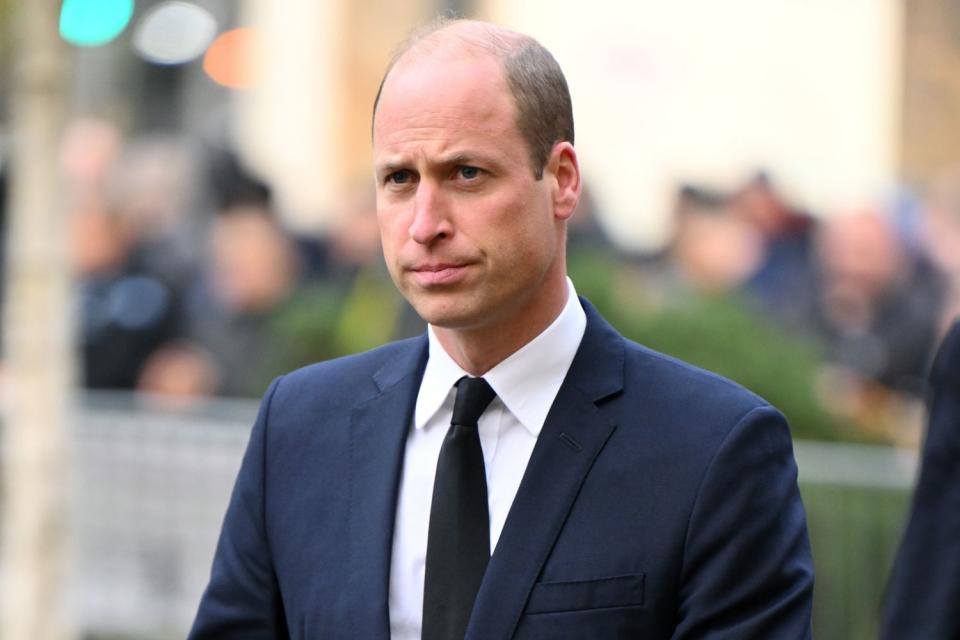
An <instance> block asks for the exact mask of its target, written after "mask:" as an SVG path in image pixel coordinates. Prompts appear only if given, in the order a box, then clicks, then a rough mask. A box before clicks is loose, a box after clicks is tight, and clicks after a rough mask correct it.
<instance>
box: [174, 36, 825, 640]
mask: <svg viewBox="0 0 960 640" xmlns="http://www.w3.org/2000/svg"><path fill="white" fill-rule="evenodd" d="M373 146H374V163H375V175H376V180H377V209H378V217H379V222H380V229H381V236H382V241H383V251H384V256H385V259H386V262H387V266H388V267H389V269H390V273H391V275H392V277H393V279H394V281H395V283H396V285H397V287H398V288H399V289H400V291H401V292H402V293H403V294H404V296H406V298H407V299H408V300H409V301H410V302H411V304H412V305H413V306H414V307H415V308H416V310H417V312H418V313H419V314H420V315H421V316H422V317H423V318H424V319H425V320H426V321H427V322H428V323H429V329H428V332H427V335H426V336H424V337H422V338H418V339H413V340H409V341H404V342H399V343H394V344H390V345H387V346H385V347H382V348H380V349H377V350H374V351H372V352H369V353H365V354H360V355H356V356H351V357H348V358H344V359H341V360H336V361H333V362H327V363H322V364H319V365H315V366H313V367H309V368H307V369H304V370H301V371H298V372H295V373H292V374H290V375H288V376H286V377H283V378H280V379H279V380H277V381H275V382H274V384H273V385H272V386H271V387H270V389H269V390H268V392H267V395H266V398H265V400H264V402H263V406H262V409H261V412H260V416H259V418H258V420H257V422H256V425H255V426H254V430H253V434H252V436H251V441H250V446H249V449H248V451H247V454H246V456H245V458H244V462H243V466H242V469H241V471H240V475H239V477H238V480H237V486H236V488H235V490H234V495H233V497H232V500H231V503H230V507H229V509H228V512H227V515H226V520H225V522H224V528H223V533H222V536H221V540H220V544H219V547H218V550H217V555H216V559H215V561H214V566H213V572H212V576H211V581H210V586H209V587H208V589H207V592H206V594H205V595H204V598H203V601H202V602H201V605H200V611H199V613H198V616H197V620H196V622H195V624H194V628H193V632H192V634H191V637H193V638H196V639H201V638H227V637H229V638H274V637H283V638H286V637H291V638H357V639H363V640H370V639H377V638H384V639H385V638H388V637H392V638H394V639H399V638H418V637H421V634H422V637H423V638H424V639H428V638H447V639H450V638H462V637H466V638H471V639H474V640H496V639H500V638H518V639H519V638H551V639H557V638H560V639H562V638H576V639H578V640H582V639H583V638H605V639H606V638H635V637H642V638H705V637H710V638H730V639H733V638H736V639H737V640H745V639H749V638H758V639H759V638H762V639H765V640H766V639H770V638H778V639H779V638H790V639H793V638H807V637H809V635H810V630H809V622H810V606H811V588H812V566H811V560H810V551H809V545H808V542H807V534H806V525H805V520H804V513H803V507H802V505H801V502H800V497H799V494H798V491H797V485H796V466H795V464H794V460H793V455H792V450H791V442H790V436H789V432H788V429H787V426H786V423H785V421H784V419H783V417H782V416H781V415H780V414H779V413H778V412H777V411H776V410H775V409H773V408H771V407H770V406H769V405H768V404H766V403H765V402H764V401H763V400H761V399H759V398H757V397H756V396H754V395H752V394H750V393H749V392H747V391H745V390H743V389H742V388H740V387H737V386H736V385H734V384H732V383H730V382H728V381H725V380H723V379H721V378H719V377H717V376H713V375H711V374H708V373H705V372H703V371H700V370H697V369H695V368H693V367H691V366H689V365H686V364H683V363H681V362H677V361H675V360H672V359H670V358H668V357H665V356H663V355H660V354H657V353H654V352H651V351H649V350H647V349H644V348H643V347H640V346H638V345H636V344H633V343H630V342H628V341H626V340H624V339H623V338H622V337H621V336H620V335H619V334H617V333H616V332H615V331H614V329H613V328H611V327H610V326H609V325H608V324H607V323H606V322H605V321H604V320H603V319H602V318H601V317H600V316H599V315H598V314H597V312H596V311H595V310H593V308H592V307H591V306H590V305H589V304H588V303H587V302H586V301H581V300H578V298H577V297H576V295H575V293H574V290H573V285H572V283H570V281H569V280H568V279H567V278H566V269H565V249H564V243H565V235H566V223H567V220H568V219H569V217H570V216H571V214H572V213H573V210H574V208H575V206H576V204H577V200H578V198H579V196H580V168H579V164H578V160H577V154H576V152H575V150H574V147H573V118H572V111H571V108H570V98H569V94H568V91H567V87H566V81H565V80H564V78H563V74H562V72H561V71H560V69H559V67H558V66H557V64H556V62H555V61H554V59H553V58H552V57H551V56H550V54H549V53H548V52H547V51H546V50H545V49H543V48H542V47H541V46H540V45H539V44H538V43H536V42H535V41H534V40H533V39H531V38H529V37H527V36H523V35H521V34H518V33H515V32H512V31H508V30H506V29H501V28H498V27H494V26H492V25H488V24H483V23H478V22H471V21H457V22H452V23H443V24H441V25H439V26H435V27H434V28H432V29H430V30H427V31H426V32H424V33H421V34H418V35H417V36H415V37H414V38H413V39H412V40H411V42H410V43H409V44H408V45H407V47H406V48H405V49H403V50H402V51H401V53H400V54H399V55H398V56H397V57H396V58H395V60H394V63H393V64H392V65H391V67H390V68H389V69H388V71H387V74H386V76H385V79H384V81H383V83H382V85H381V91H380V93H379V96H378V102H377V104H376V105H375V107H374V122H373ZM464 376H467V378H466V379H465V380H461V379H462V378H463V377H464ZM477 376H483V379H484V380H485V381H486V382H482V381H480V380H477V379H476V377H477ZM481 388H483V389H486V390H488V391H489V389H491V388H492V391H489V393H487V391H471V390H476V389H481ZM461 392H462V394H461ZM494 393H495V395H496V397H495V398H494V399H492V401H491V398H492V397H493V395H494ZM484 394H486V395H484ZM480 395H484V397H483V398H482V401H481V400H477V398H478V397H479V396H480ZM467 396H469V398H468V397H467ZM464 398H466V399H464ZM467 404H471V405H477V406H476V407H473V408H475V409H477V411H475V412H474V413H473V414H471V417H468V418H464V417H463V416H464V415H465V414H466V413H469V411H468V410H467V409H463V406H465V405H467ZM478 407H479V408H478ZM484 407H487V409H486V410H485V411H484V410H483V408H484ZM481 411H482V413H480V412H481ZM477 414H479V418H476V417H473V416H475V415H477ZM478 422H479V436H477V427H476V426H475V425H476V424H477V423H478ZM470 423H472V425H474V426H472V429H471V428H470V427H471V424H470ZM478 439H479V445H482V452H481V450H480V449H481V447H480V446H477V440H478ZM470 447H475V448H473V449H471V448H470ZM451 452H458V453H463V457H462V458H456V459H454V458H451V457H450V456H451ZM451 460H456V461H454V462H451ZM477 473H479V475H480V479H479V481H477V479H476V474H477ZM478 484H479V486H477V485H478ZM477 492H479V495H480V496H481V497H480V498H479V499H478V498H477V495H478V493H477ZM478 501H480V502H481V506H480V509H479V511H480V513H477V510H476V508H475V507H476V503H477V502H478ZM478 549H480V551H478ZM491 554H492V555H491Z"/></svg>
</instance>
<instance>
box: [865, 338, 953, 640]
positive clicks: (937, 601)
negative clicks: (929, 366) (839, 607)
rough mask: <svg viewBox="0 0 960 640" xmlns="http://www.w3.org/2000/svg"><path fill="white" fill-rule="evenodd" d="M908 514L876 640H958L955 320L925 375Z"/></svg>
mask: <svg viewBox="0 0 960 640" xmlns="http://www.w3.org/2000/svg"><path fill="white" fill-rule="evenodd" d="M930 400H931V403H930V425H929V427H928V431H927V439H926V443H925V444H924V448H923V467H922V470H921V473H920V481H919V483H918V485H917V490H916V494H915V495H914V498H913V512H912V513H911V514H910V523H909V524H908V525H907V532H906V535H905V536H904V539H903V543H902V546H901V547H900V551H899V553H898V554H897V559H896V563H895V564H894V568H893V573H892V576H891V578H890V584H889V586H888V589H887V602H886V610H885V611H884V616H883V628H882V632H881V637H882V638H883V639H884V640H899V639H900V638H909V639H910V640H923V639H928V638H929V639H930V640H933V639H936V640H951V639H956V638H960V616H958V615H957V614H958V609H960V320H958V321H957V322H956V323H955V324H954V325H953V328H952V329H951V330H950V333H949V334H948V335H947V338H946V340H944V342H943V345H942V346H941V347H940V351H939V353H938V354H937V358H936V360H935V361H934V364H933V371H932V373H931V374H930Z"/></svg>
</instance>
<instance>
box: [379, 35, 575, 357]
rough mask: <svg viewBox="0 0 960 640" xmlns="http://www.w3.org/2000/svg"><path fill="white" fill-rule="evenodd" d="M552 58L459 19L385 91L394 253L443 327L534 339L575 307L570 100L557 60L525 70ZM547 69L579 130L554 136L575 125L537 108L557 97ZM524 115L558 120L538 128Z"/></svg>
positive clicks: (405, 60)
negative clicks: (570, 291) (568, 258)
mask: <svg viewBox="0 0 960 640" xmlns="http://www.w3.org/2000/svg"><path fill="white" fill-rule="evenodd" d="M532 50H538V53H536V54H532V53H530V51H532ZM540 52H542V53H540ZM544 55H545V56H546V57H548V58H549V53H546V51H545V50H543V49H542V47H540V45H539V44H536V43H535V42H534V41H532V39H530V38H528V37H527V36H522V35H520V34H516V33H514V32H512V31H508V30H505V29H500V28H497V27H494V26H492V25H487V24H483V23H477V22H469V21H463V22H454V23H451V24H448V25H445V26H443V27H441V28H439V29H434V30H432V31H430V32H429V33H428V34H426V35H423V36H421V37H420V38H418V39H416V40H415V41H414V42H413V44H411V45H409V46H408V47H407V48H406V49H405V50H404V51H403V52H402V53H401V54H400V55H399V56H398V57H397V58H396V59H395V60H394V62H393V64H392V65H391V67H390V70H389V72H388V73H387V75H386V77H385V79H384V81H383V83H382V85H381V90H380V94H379V97H378V104H377V106H376V112H375V114H374V122H373V146H374V164H375V168H376V179H377V214H378V220H379V223H380V231H381V237H382V240H383V249H384V256H385V258H386V262H387V266H388V268H389V269H390V273H391V276H392V277H393V279H394V282H395V283H396V284H397V287H398V288H399V289H400V291H401V292H402V293H403V294H404V296H406V298H407V299H408V300H409V301H410V302H411V304H413V306H414V307H415V308H416V309H417V311H418V312H419V313H420V315H421V316H422V317H424V318H425V319H426V320H427V321H429V322H431V323H433V324H434V325H435V327H437V328H438V330H439V331H444V330H450V331H456V332H460V333H461V334H463V333H464V332H472V333H473V334H474V335H480V334H483V333H486V334H488V335H489V334H491V333H493V334H495V335H502V336H503V337H504V339H505V340H507V341H508V342H516V341H517V340H522V339H530V338H532V337H533V336H535V335H536V333H538V332H539V331H540V330H542V329H543V328H545V326H546V324H547V323H549V321H550V320H552V319H553V318H554V317H556V315H557V313H559V311H560V308H562V306H563V302H564V301H565V299H566V284H565V275H566V263H565V247H564V242H565V238H566V220H567V218H569V216H570V215H571V214H572V213H573V209H574V207H575V206H576V203H577V200H578V198H579V195H580V170H579V166H578V164H577V156H576V152H575V151H574V149H573V145H572V143H571V141H570V140H568V139H566V138H567V137H569V138H571V139H572V120H571V119H570V117H569V97H567V96H566V85H565V82H564V81H563V76H562V74H561V73H560V71H559V68H557V67H556V63H555V62H552V58H550V60H551V62H552V64H551V65H547V66H548V67H550V68H549V69H548V70H547V71H546V72H544V71H542V70H541V69H540V67H538V66H537V65H531V67H529V68H527V67H524V68H522V69H518V68H517V67H523V65H526V64H528V63H529V60H530V59H531V58H538V59H541V60H542V58H543V56H544ZM510 66H512V67H514V71H513V72H512V77H513V79H512V80H511V72H510V71H509V70H508V68H509V67H510ZM544 73H546V75H548V76H552V75H554V74H556V76H558V77H559V83H560V85H561V86H562V91H561V93H562V94H563V96H564V98H563V99H562V100H560V102H561V103H564V104H566V105H567V106H566V113H567V116H566V120H567V121H569V122H570V125H569V127H565V128H566V129H567V130H568V132H569V135H567V133H554V132H553V131H555V127H556V126H557V123H558V122H559V121H562V120H564V117H562V116H558V115H556V112H557V111H556V110H554V109H553V108H552V107H546V106H543V105H542V104H537V105H532V103H535V102H543V100H542V99H541V98H544V99H545V98H547V97H549V96H550V92H549V91H545V90H543V88H542V87H543V85H545V84H550V82H552V81H545V80H544V78H542V77H540V76H541V75H543V74H544ZM515 85H523V86H520V88H519V90H517V89H516V88H515ZM527 85H530V86H527ZM531 87H534V88H531ZM518 96H522V97H518ZM526 103H531V104H526ZM525 110H529V111H530V112H532V113H551V114H554V115H552V116H544V117H549V118H551V121H550V122H546V123H542V126H541V123H538V122H535V121H531V122H528V123H526V124H525V123H524V119H525V118H526V117H527V116H524V115H523V114H524V111H525ZM563 111H564V109H563V108H560V109H559V112H563ZM543 140H550V143H549V144H548V145H547V144H543V142H542V141H543ZM531 141H533V142H531ZM541 158H542V159H541ZM541 325H542V326H541ZM531 332H532V335H528V334H530V333H531ZM520 344H523V342H521V343H520Z"/></svg>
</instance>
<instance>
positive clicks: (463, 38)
mask: <svg viewBox="0 0 960 640" xmlns="http://www.w3.org/2000/svg"><path fill="white" fill-rule="evenodd" d="M535 42H536V40H534V38H532V37H530V36H528V35H526V34H523V33H520V32H519V31H514V30H513V29H508V28H507V27H501V26H500V25H496V24H493V23H490V22H483V21H480V20H471V19H468V18H448V17H438V18H436V19H434V20H433V21H431V22H430V23H428V24H426V25H424V26H422V27H420V28H418V29H415V30H414V31H413V32H412V33H411V34H410V35H409V36H408V37H407V39H406V40H404V41H403V42H401V43H400V45H399V46H398V47H397V49H396V50H395V51H394V53H393V56H392V57H391V58H390V62H389V63H388V64H387V68H386V71H385V72H384V74H383V78H382V79H381V80H380V86H379V88H378V89H377V95H376V98H375V99H374V101H373V118H372V121H371V131H370V133H371V135H372V134H373V129H372V127H373V123H374V122H375V121H376V118H377V109H378V108H379V106H380V97H381V95H382V93H383V87H384V85H385V84H386V83H387V79H388V78H389V77H390V74H391V73H393V70H394V69H395V68H396V67H397V66H400V65H401V63H412V62H414V61H415V60H416V59H417V58H420V57H424V58H426V57H428V56H429V55H430V54H432V53H435V52H436V51H439V50H440V49H441V48H443V47H445V46H450V45H453V46H459V47H460V48H461V49H462V51H463V52H464V53H466V54H468V55H476V56H489V57H491V58H493V59H495V60H496V61H497V62H498V63H499V65H500V68H501V72H502V73H503V75H504V78H505V79H506V69H505V63H506V60H507V58H508V57H509V56H510V55H511V54H513V53H515V52H517V51H519V50H520V49H521V48H522V47H523V46H524V45H525V44H528V43H535Z"/></svg>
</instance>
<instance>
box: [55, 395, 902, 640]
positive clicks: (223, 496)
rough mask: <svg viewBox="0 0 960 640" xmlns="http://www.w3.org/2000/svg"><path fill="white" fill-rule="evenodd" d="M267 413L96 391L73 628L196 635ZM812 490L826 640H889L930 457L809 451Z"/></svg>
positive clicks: (859, 449) (77, 522) (82, 476)
mask: <svg viewBox="0 0 960 640" xmlns="http://www.w3.org/2000/svg"><path fill="white" fill-rule="evenodd" d="M256 410H257V404H256V403H255V402H252V401H239V400H238V401H223V400H218V401H211V402H210V403H207V404H205V405H204V406H202V407H200V408H197V409H192V410H190V411H188V412H164V411H158V410H155V409H153V408H150V407H149V406H146V407H145V406H144V405H143V404H142V403H141V402H139V401H138V400H137V399H135V398H132V397H130V396H128V395H124V394H91V395H90V396H88V397H86V398H85V399H84V401H83V402H82V404H81V406H80V407H79V408H78V410H77V411H75V412H73V416H74V424H73V425H72V427H71V431H70V436H69V438H70V447H69V451H70V469H69V475H68V477H69V481H70V486H69V491H68V496H69V504H68V510H69V511H68V523H69V525H68V526H69V532H68V538H69V544H70V554H69V556H70V558H71V562H70V566H69V572H68V580H69V589H68V592H69V594H70V602H71V611H72V614H73V621H74V623H75V624H76V626H77V628H78V629H79V630H80V631H81V633H82V634H83V635H84V636H85V637H88V638H104V637H109V638H114V639H116V638H131V639H133V638H136V639H148V638H149V639H157V640H160V639H167V638H170V639H173V638H182V637H184V635H185V634H186V631H187V629H188V628H189V625H190V622H191V620H192V618H193V615H194V613H195V611H196V606H197V603H198V601H199V598H200V595H201V592H202V590H203V588H204V586H205V584H206V581H207V579H208V576H209V571H210V563H211V559H212V557H213V551H214V546H215V543H216V537H217V534H218V532H219V528H220V524H221V521H222V518H223V513H224V510H225V508H226V505H227V500H228V498H229V494H230V490H231V487H232V484H233V480H234V477H235V475H236V472H237V469H238V467H239V464H240V458H241V456H242V453H243V450H244V448H245V445H246V441H247V437H248V434H249V430H250V426H251V425H252V423H253V420H254V418H255V416H256ZM796 455H797V460H798V464H799V467H800V482H801V491H802V493H803V497H804V501H805V503H806V507H807V514H808V519H809V523H810V534H811V540H812V544H813V549H814V557H815V561H816V564H817V585H816V590H815V613H814V625H815V637H817V638H818V639H820V640H831V639H833V638H837V639H843V640H858V639H860V638H863V639H865V640H866V639H867V638H875V637H876V620H877V614H878V611H879V606H880V600H881V597H882V590H883V585H884V583H885V580H886V575H887V572H888V569H889V566H890V564H891V561H892V556H893V553H894V552H895V549H896V544H897V541H898V539H899V535H900V528H901V526H902V522H903V517H904V514H905V511H906V508H907V504H908V497H909V492H910V489H911V487H912V485H913V479H914V475H915V473H916V464H917V461H916V454H914V453H912V452H904V451H898V450H893V449H886V448H881V447H863V446H854V445H831V444H820V443H809V442H801V443H797V445H796Z"/></svg>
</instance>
